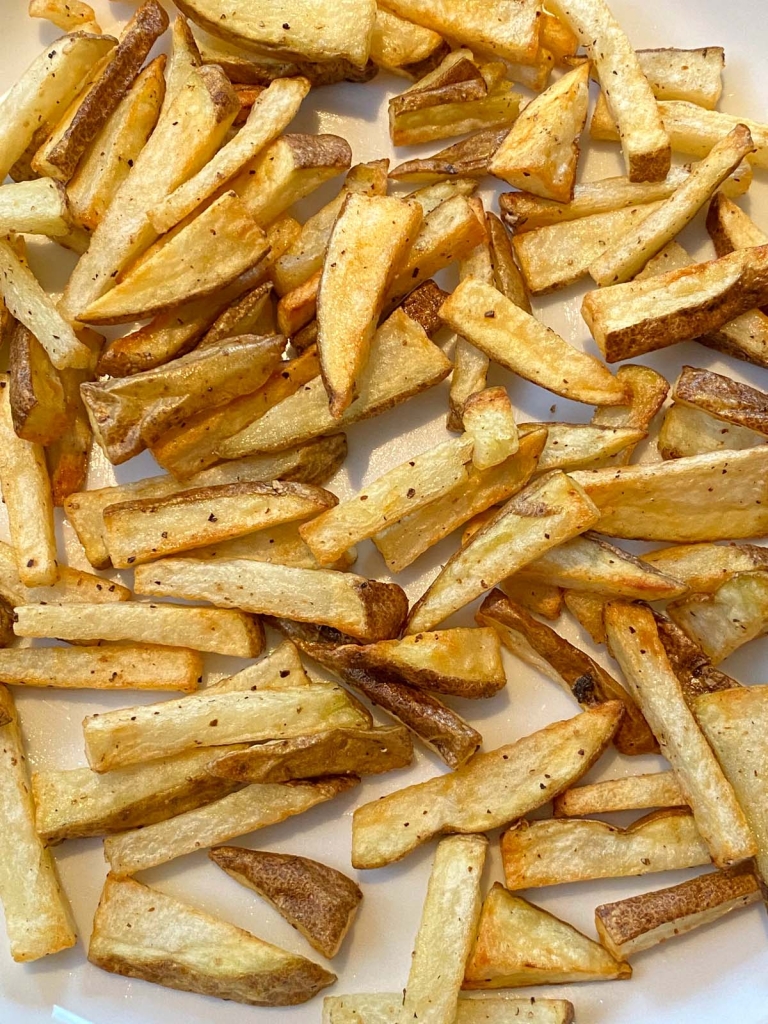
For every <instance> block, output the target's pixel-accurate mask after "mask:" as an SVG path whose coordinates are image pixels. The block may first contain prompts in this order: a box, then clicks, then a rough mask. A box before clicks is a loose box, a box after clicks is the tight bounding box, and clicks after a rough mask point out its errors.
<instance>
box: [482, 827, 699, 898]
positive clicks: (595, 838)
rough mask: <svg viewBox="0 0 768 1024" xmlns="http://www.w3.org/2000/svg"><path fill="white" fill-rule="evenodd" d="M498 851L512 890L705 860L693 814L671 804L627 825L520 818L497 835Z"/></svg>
mask: <svg viewBox="0 0 768 1024" xmlns="http://www.w3.org/2000/svg"><path fill="white" fill-rule="evenodd" d="M501 856H502V860H503V863H504V877H505V878H506V882H507V886H508V888H510V889H513V890H514V889H538V888H540V887H541V886H544V885H561V884H567V883H568V882H583V881H588V880H590V879H593V878H625V877H627V876H633V875H647V874H649V873H651V872H654V871H675V870H679V869H680V868H693V867H697V866H698V865H699V864H709V852H708V850H707V847H706V844H705V843H704V840H703V839H702V838H701V835H700V834H699V831H698V829H697V828H696V823H695V822H694V820H693V815H692V814H691V813H690V812H689V811H686V810H681V809H675V808H672V809H670V810H664V811H653V812H652V813H651V814H646V815H645V817H643V818H638V820H637V821H634V822H633V823H632V824H631V825H630V826H629V827H628V828H617V827H616V826H615V825H608V824H606V823H605V822H604V821H594V820H592V819H588V818H585V819H579V818H572V819H563V818H552V819H550V820H549V821H532V822H527V821H522V822H520V823H519V824H518V825H516V826H514V827H513V828H511V829H510V830H509V831H508V832H505V833H504V835H503V836H502V837H501Z"/></svg>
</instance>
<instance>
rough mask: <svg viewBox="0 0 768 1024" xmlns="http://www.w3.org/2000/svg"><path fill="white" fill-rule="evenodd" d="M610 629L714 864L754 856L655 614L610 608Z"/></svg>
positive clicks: (614, 648) (610, 637)
mask: <svg viewBox="0 0 768 1024" xmlns="http://www.w3.org/2000/svg"><path fill="white" fill-rule="evenodd" d="M605 627H606V632H607V634H608V643H609V646H610V649H611V651H612V653H613V655H614V657H615V658H616V659H617V661H618V662H619V665H620V666H621V669H622V671H623V673H624V677H625V678H626V680H627V683H628V684H629V688H630V692H631V693H632V694H633V695H634V697H635V699H636V700H637V702H638V704H639V705H640V707H641V709H642V711H643V713H644V715H645V717H646V718H647V720H648V724H649V725H650V727H651V728H652V729H653V731H654V733H655V735H656V738H657V739H658V741H659V745H660V747H661V751H662V753H663V754H664V756H665V757H666V758H667V760H668V761H669V762H670V764H671V765H672V767H673V769H674V771H675V773H676V775H677V778H678V781H679V783H680V788H681V789H682V791H683V793H684V795H685V798H686V802H687V803H688V804H689V806H690V808H691V810H692V811H693V815H694V818H695V820H696V826H697V828H698V830H699V832H700V833H701V835H702V837H703V839H704V841H705V842H706V844H707V847H708V848H709V851H710V854H711V855H712V859H713V861H714V862H715V864H717V865H718V867H728V865H729V864H734V863H738V861H740V860H744V859H745V858H747V857H751V856H753V855H754V854H755V852H756V851H757V846H756V842H755V839H754V836H753V835H752V833H751V831H750V828H749V825H748V824H747V821H746V818H745V817H744V812H743V811H742V810H741V808H740V807H739V804H738V802H737V800H736V796H735V794H734V792H733V789H732V788H731V786H730V784H729V783H728V781H727V780H726V778H725V776H724V775H723V772H722V770H721V768H720V766H719V765H718V763H717V760H716V759H715V756H714V754H713V753H712V751H711V749H710V748H709V746H708V744H707V742H706V740H705V739H704V737H703V736H702V734H701V732H700V731H699V729H698V727H697V725H696V721H695V719H694V717H693V715H692V714H691V712H690V710H689V708H688V705H687V704H686V702H685V699H684V697H683V693H682V690H681V688H680V683H679V682H678V680H677V677H676V676H675V674H674V672H673V671H672V668H671V666H670V664H669V662H668V660H667V656H666V653H665V651H664V647H663V645H662V643H661V641H660V640H659V636H658V632H657V630H656V623H655V622H654V619H653V613H652V612H651V610H650V609H644V608H640V607H637V606H633V605H628V604H618V603H617V604H609V605H608V606H607V608H606V610H605Z"/></svg>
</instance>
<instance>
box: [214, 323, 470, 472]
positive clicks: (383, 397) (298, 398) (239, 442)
mask: <svg viewBox="0 0 768 1024" xmlns="http://www.w3.org/2000/svg"><path fill="white" fill-rule="evenodd" d="M450 370H451V364H450V362H449V361H448V359H446V357H445V356H444V355H443V353H442V352H441V351H440V349H439V348H437V346H436V345H433V344H432V342H431V341H430V340H429V339H428V338H427V336H426V334H425V333H424V331H423V329H422V328H421V327H420V326H419V324H417V323H416V322H415V321H414V320H411V319H410V317H409V316H408V315H407V314H406V313H404V312H403V311H402V310H401V309H398V310H395V312H394V313H393V314H392V315H391V316H390V317H389V318H388V319H387V320H386V321H385V322H384V323H383V324H382V325H381V327H380V328H379V329H378V331H377V332H376V334H375V335H374V337H373V340H372V342H371V354H370V357H369V360H368V364H367V366H366V367H365V369H364V370H363V372H362V374H361V375H360V378H359V380H358V381H357V393H358V397H357V400H356V401H355V402H354V403H353V404H352V405H351V406H350V408H349V409H348V410H347V411H346V412H345V413H344V415H343V416H342V417H341V418H340V419H338V420H336V419H334V418H333V416H331V414H330V411H329V409H328V395H327V393H326V391H325V388H324V386H323V382H322V380H321V378H320V377H315V378H314V380H312V381H311V382H310V383H309V384H308V385H306V386H305V387H304V388H303V389H302V391H301V392H300V393H297V394H295V395H291V396H290V397H289V398H286V399H285V400H284V401H282V402H279V403H278V405H276V406H275V407H274V409H270V410H269V412H267V413H265V415H264V416H262V417H261V418H260V419H259V420H257V421H256V423H254V424H253V425H252V426H251V427H246V428H245V429H244V430H241V431H240V432H239V433H238V434H235V435H233V436H232V437H230V438H228V440H227V441H226V442H225V443H224V444H222V445H220V446H219V449H218V454H219V455H220V456H221V457H222V458H224V459H237V458H240V457H241V456H243V455H251V454H252V453H253V452H258V451H280V450H281V449H283V448H291V447H293V446H295V445H299V444H305V443H306V442H307V441H311V440H312V438H315V437H319V436H321V435H324V434H329V433H336V432H338V431H341V430H344V429H345V428H346V427H347V426H348V425H349V424H350V423H356V422H358V421H359V420H363V419H368V418H370V417H371V416H376V415H378V414H379V413H381V412H385V411H386V410H387V409H391V408H392V407H393V406H395V405H398V404H400V402H404V401H406V400H407V399H408V398H410V397H412V396H413V395H417V394H419V393H420V392H421V391H425V390H427V389H428V388H430V387H432V386H433V385H435V384H438V383H439V382H440V381H441V380H444V379H445V377H447V376H448V374H449V373H450Z"/></svg>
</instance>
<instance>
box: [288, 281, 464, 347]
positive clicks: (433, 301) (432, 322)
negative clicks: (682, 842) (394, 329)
mask: <svg viewBox="0 0 768 1024" xmlns="http://www.w3.org/2000/svg"><path fill="white" fill-rule="evenodd" d="M447 298H448V293H447V292H444V291H443V289H442V288H441V287H440V286H439V285H438V284H436V283H435V282H434V281H433V280H431V279H430V280H429V281H425V282H424V284H420V285H419V287H418V288H417V289H416V290H415V291H412V292H411V294H410V295H408V296H407V297H406V298H405V299H403V301H402V303H401V305H402V307H403V311H404V312H405V313H407V314H408V316H409V317H410V318H411V320H415V321H416V323H417V324H421V326H422V327H423V328H424V333H425V334H426V335H427V337H428V338H432V337H434V335H435V334H437V332H438V331H439V330H440V328H441V327H442V326H443V321H442V320H441V319H440V315H439V311H440V307H441V306H442V304H443V303H444V302H445V300H446V299H447ZM295 343H296V339H293V344H294V345H295Z"/></svg>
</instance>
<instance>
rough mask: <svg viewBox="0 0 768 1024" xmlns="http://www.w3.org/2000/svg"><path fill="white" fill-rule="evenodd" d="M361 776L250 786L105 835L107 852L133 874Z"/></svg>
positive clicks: (320, 799)
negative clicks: (210, 801) (197, 805)
mask: <svg viewBox="0 0 768 1024" xmlns="http://www.w3.org/2000/svg"><path fill="white" fill-rule="evenodd" d="M358 782H359V779H357V778H355V777H354V776H343V777H341V776H340V777H338V778H329V779H318V780H317V781H316V782H292V783H290V784H289V785H284V786H279V785H271V784H265V785H254V786H246V788H245V789H241V790H239V791H238V792H236V793H230V794H229V796H225V797H222V798H221V799H220V800H216V801H215V802H214V803H211V804H207V805H206V806H204V807H200V808H197V809H195V810H192V811H185V813H184V814H178V815H176V817H175V818H169V819H167V820H165V821H159V822H157V823H156V824H154V825H147V826H145V827H144V828H140V829H134V830H133V831H131V832H121V833H119V834H117V835H113V836H108V837H107V839H106V840H105V841H104V856H105V858H106V860H107V863H108V864H109V866H110V870H111V871H113V872H114V873H115V874H116V875H118V876H125V875H133V874H135V873H136V872H137V871H145V870H146V869H147V868H150V867H156V866H157V865H158V864H167V863H168V862H169V861H171V860H175V859H176V858H177V857H183V856H185V855H186V854H188V853H194V851H195V850H200V849H204V848H205V847H207V846H214V845H216V844H217V843H226V842H227V841H228V840H230V839H236V838H237V836H242V835H245V834H246V833H248V832H255V831H256V830H257V829H260V828H266V827H267V826H268V825H276V824H277V823H278V822H281V821H285V820H286V818H291V817H293V816H294V815H295V814H302V813H303V812H304V811H308V810H310V808H312V807H316V806H317V804H321V803H325V801H326V800H331V799H332V798H333V797H335V796H337V795H338V794H339V793H344V792H346V791H347V790H348V789H351V788H352V787H353V786H355V785H357V783H358Z"/></svg>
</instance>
